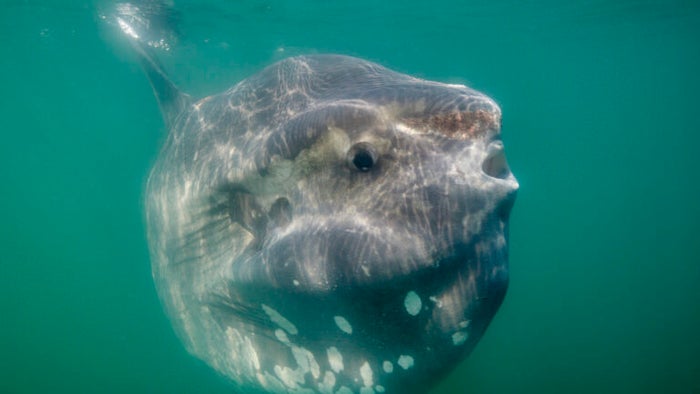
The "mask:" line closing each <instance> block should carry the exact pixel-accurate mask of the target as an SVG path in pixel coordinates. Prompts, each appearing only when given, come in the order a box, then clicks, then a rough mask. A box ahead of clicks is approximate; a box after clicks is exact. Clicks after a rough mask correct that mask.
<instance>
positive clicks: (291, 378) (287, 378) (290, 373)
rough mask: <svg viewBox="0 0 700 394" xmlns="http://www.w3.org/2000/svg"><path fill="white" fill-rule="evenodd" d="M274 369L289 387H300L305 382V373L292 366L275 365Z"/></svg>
mask: <svg viewBox="0 0 700 394" xmlns="http://www.w3.org/2000/svg"><path fill="white" fill-rule="evenodd" d="M274 370H275V375H277V377H278V378H279V379H280V380H281V381H282V383H284V384H285V386H287V387H289V388H292V389H293V388H298V387H299V384H301V383H304V375H302V374H300V373H298V372H297V371H295V370H292V369H291V368H288V367H280V366H279V365H275V368H274Z"/></svg>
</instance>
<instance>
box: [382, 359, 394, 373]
mask: <svg viewBox="0 0 700 394" xmlns="http://www.w3.org/2000/svg"><path fill="white" fill-rule="evenodd" d="M382 368H384V372H386V373H392V372H394V364H392V363H391V361H384V363H383V364H382Z"/></svg>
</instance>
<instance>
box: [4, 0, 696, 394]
mask: <svg viewBox="0 0 700 394" xmlns="http://www.w3.org/2000/svg"><path fill="white" fill-rule="evenodd" d="M565 3H566V2H564V3H562V2H559V1H538V2H518V1H495V2H488V3H481V4H476V3H475V4H469V3H467V2H462V1H451V2H450V1H431V2H418V1H416V2H407V1H402V2H398V1H397V2H388V1H385V2H376V1H352V2H326V1H317V0H306V1H281V0H279V1H274V0H267V1H265V0H249V1H241V2H228V1H191V0H190V1H175V6H176V8H177V9H179V10H180V11H181V13H182V38H181V41H180V42H179V44H178V45H177V46H175V47H174V49H173V51H171V53H169V54H167V55H165V56H164V63H165V65H166V67H167V68H168V69H169V70H170V71H171V74H172V76H173V79H174V80H175V81H177V82H178V83H179V84H180V85H181V86H182V87H183V88H184V89H185V90H186V91H189V92H192V93H193V94H195V95H205V94H210V93H214V92H218V91H220V90H222V89H223V88H224V87H227V86H228V85H230V84H232V83H235V82H236V81H238V80H240V79H241V78H244V77H245V76H247V75H250V74H252V73H254V72H255V71H257V70H259V69H261V68H262V67H264V66H265V65H267V64H269V63H271V62H272V61H274V60H277V59H280V58H282V57H285V56H288V55H294V54H302V53H325V52H335V53H343V54H349V55H355V56H359V57H363V58H366V59H369V60H373V61H377V62H379V63H382V64H384V65H385V66H388V67H390V68H393V69H396V70H398V71H401V72H405V73H408V74H413V75H416V76H419V77H424V78H428V79H436V80H442V81H454V82H461V83H467V84H469V85H471V86H473V87H475V88H476V89H479V90H481V91H484V92H485V93H487V94H489V95H491V96H492V97H493V98H495V99H496V100H497V101H498V102H499V103H500V104H501V106H502V108H503V112H504V129H503V133H504V134H503V138H504V141H505V144H506V151H507V154H508V159H509V163H510V166H511V168H512V169H513V171H514V173H515V174H516V176H517V177H518V179H519V181H520V184H521V190H520V193H519V197H518V201H517V203H516V206H515V209H514V211H513V215H512V219H511V287H510V290H509V293H508V296H507V297H506V301H505V303H504V305H503V307H502V309H501V311H500V312H499V314H498V315H497V316H496V318H495V320H494V322H493V323H492V325H491V327H490V328H489V330H488V331H487V333H486V335H485V337H484V338H483V339H482V341H481V343H480V344H479V345H478V346H477V348H476V350H475V352H474V353H473V354H472V356H471V357H470V358H469V359H467V361H465V362H464V363H463V364H462V365H461V366H460V367H459V368H458V369H457V370H456V371H455V372H454V373H453V374H452V375H451V376H450V378H449V379H448V380H446V381H445V382H444V383H443V384H441V385H440V386H439V387H438V388H437V389H436V390H435V393H440V394H443V393H474V394H476V393H528V392H536V393H590V392H597V393H621V392H623V393H659V392H665V393H693V392H700V361H699V357H698V355H699V354H700V335H698V333H699V332H700V286H698V283H700V202H699V201H700V176H698V174H697V165H696V164H697V158H698V156H699V153H698V152H700V150H699V148H698V147H699V146H700V117H699V116H698V112H699V110H698V108H700V100H699V99H698V92H699V91H700V76H699V74H700V73H698V70H700V39H698V37H700V3H699V2H697V1H608V2H606V1H597V0H596V1H594V0H590V1H582V2H578V3H577V4H569V3H566V4H565ZM107 7H108V3H91V2H85V3H84V4H81V3H80V2H59V1H28V0H25V1H13V0H5V1H3V2H0V44H2V45H0V86H1V87H2V90H1V92H2V93H0V133H1V134H0V135H1V136H2V139H1V140H0V392H3V393H39V392H70V393H94V392H102V393H123V392H163V393H165V392H167V393H195V392H206V393H227V392H229V391H230V390H229V388H228V386H227V385H226V383H225V381H223V380H222V379H221V378H219V377H218V376H216V375H215V374H214V373H213V372H211V371H210V370H209V369H208V368H207V367H206V366H205V365H203V364H202V363H200V362H199V361H197V360H196V359H194V358H192V357H191V356H189V355H187V354H186V352H185V350H184V349H183V348H182V346H181V345H180V344H179V342H178V341H177V339H176V338H175V335H174V334H173V332H172V331H171V329H170V326H169V324H168V322H167V319H166V318H165V316H164V314H163V312H162V311H161V308H160V306H159V304H158V300H157V296H156V294H155V291H154V289H153V286H152V283H151V278H150V268H149V262H148V254H147V245H146V241H145V235H144V223H143V219H142V202H141V199H142V193H143V185H144V182H145V176H146V174H147V171H148V168H149V166H150V164H151V163H152V162H153V160H154V158H155V155H156V153H157V150H158V146H159V142H160V141H161V140H162V138H163V125H162V121H161V119H160V114H159V113H158V108H157V106H156V102H155V100H154V98H153V97H152V94H151V91H150V87H149V86H148V83H147V80H146V78H145V76H144V75H143V74H142V72H141V70H140V69H139V67H138V64H137V62H136V59H135V57H134V56H133V55H132V54H131V53H130V52H129V50H128V46H127V45H126V43H125V42H124V41H123V40H122V39H121V38H119V37H118V35H117V34H116V31H115V30H113V29H111V28H109V27H108V26H105V25H104V24H103V23H102V21H101V20H100V18H99V15H100V10H104V9H105V8H107Z"/></svg>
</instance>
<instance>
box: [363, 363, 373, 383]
mask: <svg viewBox="0 0 700 394" xmlns="http://www.w3.org/2000/svg"><path fill="white" fill-rule="evenodd" d="M360 377H361V378H362V384H364V385H365V386H367V387H369V386H371V385H373V384H374V373H372V368H371V367H370V366H369V363H368V362H367V361H365V362H364V364H362V366H361V367H360Z"/></svg>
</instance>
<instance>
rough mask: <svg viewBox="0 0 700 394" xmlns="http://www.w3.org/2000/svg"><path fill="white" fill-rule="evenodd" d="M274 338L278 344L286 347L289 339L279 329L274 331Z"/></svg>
mask: <svg viewBox="0 0 700 394" xmlns="http://www.w3.org/2000/svg"><path fill="white" fill-rule="evenodd" d="M275 336H276V337H277V339H278V340H279V341H280V342H282V343H284V344H287V345H288V344H289V337H287V333H286V332H284V331H283V330H281V329H279V328H278V329H276V330H275Z"/></svg>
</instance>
